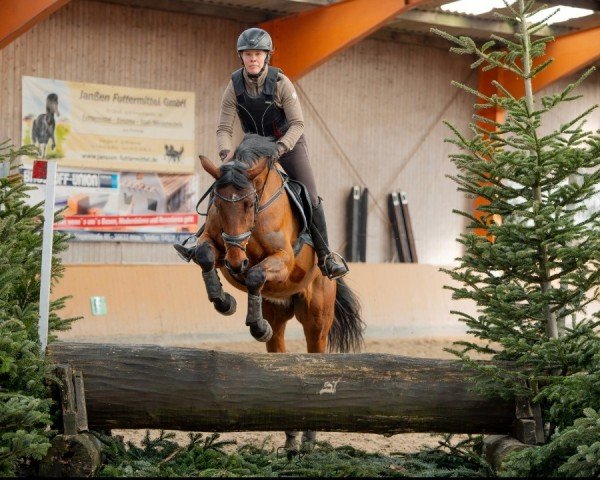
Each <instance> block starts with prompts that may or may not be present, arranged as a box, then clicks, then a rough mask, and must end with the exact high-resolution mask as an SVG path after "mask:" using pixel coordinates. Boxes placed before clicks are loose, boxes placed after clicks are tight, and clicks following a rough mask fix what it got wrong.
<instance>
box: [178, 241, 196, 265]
mask: <svg viewBox="0 0 600 480" xmlns="http://www.w3.org/2000/svg"><path fill="white" fill-rule="evenodd" d="M173 248H174V249H175V251H176V252H177V255H179V258H181V259H182V260H183V261H185V262H188V263H189V262H190V260H191V259H192V257H193V256H194V248H193V247H192V248H188V247H185V246H183V245H180V244H179V243H174V244H173Z"/></svg>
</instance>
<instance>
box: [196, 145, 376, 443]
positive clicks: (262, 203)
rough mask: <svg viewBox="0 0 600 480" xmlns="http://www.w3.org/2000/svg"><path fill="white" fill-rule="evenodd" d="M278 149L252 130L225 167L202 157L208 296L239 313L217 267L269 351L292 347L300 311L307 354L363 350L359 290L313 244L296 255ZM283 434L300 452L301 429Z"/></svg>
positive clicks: (306, 437) (310, 437) (307, 437)
mask: <svg viewBox="0 0 600 480" xmlns="http://www.w3.org/2000/svg"><path fill="white" fill-rule="evenodd" d="M275 153H276V145H275V143H274V142H272V141H271V139H268V138H265V137H262V136H259V135H253V134H247V135H246V136H245V137H244V139H243V141H242V142H241V144H240V145H239V146H238V148H237V149H236V151H235V153H234V156H233V159H232V160H231V161H229V162H226V163H224V164H222V165H220V166H219V167H217V166H216V165H215V164H214V163H213V162H212V161H211V160H209V159H208V158H207V157H204V156H200V162H201V164H202V167H203V168H204V170H205V171H206V172H207V173H209V174H210V175H211V176H212V177H213V178H214V179H215V183H214V184H213V187H212V200H211V202H210V206H209V208H208V210H207V219H206V223H205V225H204V229H203V230H201V232H202V233H201V234H200V235H199V237H198V239H197V242H196V246H195V247H194V249H193V257H192V259H193V260H194V262H195V263H197V264H198V265H199V266H200V267H201V269H202V277H203V280H204V284H205V287H206V292H207V294H208V298H209V300H210V301H211V302H212V303H213V306H214V308H215V309H216V310H217V311H218V312H220V313H221V314H223V315H233V313H235V311H236V302H235V299H234V298H233V297H232V296H231V295H230V294H228V293H227V292H225V291H224V290H223V287H222V285H221V282H220V280H219V276H218V273H217V269H219V270H220V271H221V273H222V275H223V276H224V277H225V278H226V279H227V281H228V282H229V283H230V284H231V285H233V286H234V287H236V288H238V289H239V290H242V291H244V292H247V294H248V310H247V314H246V325H247V326H248V327H249V330H250V333H251V335H252V336H253V337H254V338H255V339H256V340H258V341H260V342H265V343H266V349H267V352H273V353H276V352H285V351H286V346H285V339H284V332H285V327H286V323H287V321H288V320H290V319H291V318H292V317H294V316H295V317H296V319H297V320H298V321H299V322H300V323H301V324H302V327H303V330H304V336H305V339H306V348H307V352H308V353H323V352H325V351H326V350H327V351H329V352H350V351H360V348H361V347H362V345H363V343H364V340H363V330H364V323H363V321H362V319H361V312H360V309H361V306H360V302H359V300H358V297H357V296H356V294H355V293H354V292H353V291H352V290H351V289H350V288H349V287H348V285H347V284H346V283H345V281H344V280H343V279H341V278H339V279H337V280H331V279H329V278H327V277H325V276H323V275H322V274H321V271H320V269H319V268H318V266H317V259H316V255H315V252H314V249H313V248H312V246H310V245H309V244H304V245H303V246H302V248H301V249H300V251H299V252H297V254H296V255H295V254H294V249H293V247H294V243H295V241H296V240H297V239H298V236H299V234H300V233H301V223H300V221H299V220H298V218H297V216H296V215H295V214H294V211H293V210H292V204H291V203H290V199H289V197H288V195H287V194H286V193H285V188H284V187H285V182H286V178H285V176H284V175H283V174H282V172H281V170H280V169H279V168H278V166H277V164H276V162H275V161H274V160H273V158H274V157H273V156H274V155H275ZM285 433H286V442H285V449H286V450H287V451H288V452H292V453H293V452H294V451H298V449H299V447H300V443H299V442H298V440H297V435H298V432H291V431H289V432H285ZM315 441H316V433H315V432H313V431H310V430H307V431H305V432H303V435H302V447H303V448H304V447H310V445H313V444H314V442H315Z"/></svg>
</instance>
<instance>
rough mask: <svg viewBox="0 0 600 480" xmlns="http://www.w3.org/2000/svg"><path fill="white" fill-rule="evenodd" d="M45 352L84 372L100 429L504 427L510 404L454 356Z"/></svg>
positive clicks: (145, 349) (93, 424) (103, 347)
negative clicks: (474, 384) (475, 387)
mask: <svg viewBox="0 0 600 480" xmlns="http://www.w3.org/2000/svg"><path fill="white" fill-rule="evenodd" d="M48 356H49V358H51V359H52V361H54V362H56V363H70V364H71V365H73V366H74V367H75V368H77V369H78V370H81V371H82V372H83V378H84V379H85V396H86V400H87V412H88V422H89V426H90V428H92V429H97V430H105V429H113V428H164V429H171V430H184V431H185V430H187V431H218V432H225V431H246V430H265V431H268V430H279V431H280V430H304V429H310V430H321V431H347V432H372V433H382V434H390V435H393V434H396V433H407V432H448V433H503V434H506V433H508V432H509V431H510V428H511V424H512V422H513V419H514V412H515V407H514V402H508V401H501V400H491V399H488V398H485V397H482V396H480V395H477V394H475V393H473V392H470V391H468V389H469V387H470V383H469V382H468V381H467V378H468V377H469V372H467V371H465V370H463V368H462V366H461V364H460V363H459V362H458V361H452V360H432V359H425V358H411V357H402V356H397V355H384V354H255V353H252V354H250V353H232V352H218V351H212V350H198V349H191V348H171V347H160V346H155V345H110V344H84V343H60V342H58V343H53V344H50V345H49V346H48Z"/></svg>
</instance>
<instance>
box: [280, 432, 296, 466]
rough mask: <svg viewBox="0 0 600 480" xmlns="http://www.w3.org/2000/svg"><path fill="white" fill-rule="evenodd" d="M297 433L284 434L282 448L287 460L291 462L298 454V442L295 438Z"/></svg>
mask: <svg viewBox="0 0 600 480" xmlns="http://www.w3.org/2000/svg"><path fill="white" fill-rule="evenodd" d="M297 433H298V432H285V445H284V446H283V448H284V449H285V452H286V455H287V458H288V460H291V459H292V458H293V457H295V456H296V455H298V453H300V442H298V438H297V437H296V435H297Z"/></svg>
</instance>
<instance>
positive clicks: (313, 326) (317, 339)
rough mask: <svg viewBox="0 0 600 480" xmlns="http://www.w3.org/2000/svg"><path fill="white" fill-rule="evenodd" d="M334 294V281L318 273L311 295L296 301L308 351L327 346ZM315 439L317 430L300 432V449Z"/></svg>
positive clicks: (332, 317) (332, 315)
mask: <svg viewBox="0 0 600 480" xmlns="http://www.w3.org/2000/svg"><path fill="white" fill-rule="evenodd" d="M335 295H336V286H335V283H334V282H332V281H330V280H329V279H327V278H325V277H322V276H320V275H319V277H317V279H316V280H315V282H314V284H313V289H312V292H311V295H310V296H309V297H308V298H304V297H299V298H298V301H297V302H296V305H295V314H296V318H297V319H298V320H299V321H300V323H301V324H302V328H303V329H304V337H305V338H306V351H307V352H308V353H324V352H325V350H326V348H327V336H328V334H329V330H331V326H332V325H333V321H334V314H335ZM316 441H317V432H315V431H313V430H305V431H304V432H302V445H301V450H303V451H306V450H310V449H312V448H313V447H314V445H315V443H316Z"/></svg>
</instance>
